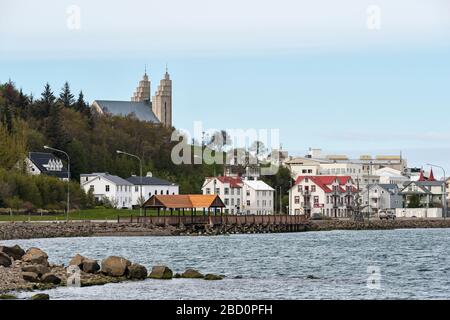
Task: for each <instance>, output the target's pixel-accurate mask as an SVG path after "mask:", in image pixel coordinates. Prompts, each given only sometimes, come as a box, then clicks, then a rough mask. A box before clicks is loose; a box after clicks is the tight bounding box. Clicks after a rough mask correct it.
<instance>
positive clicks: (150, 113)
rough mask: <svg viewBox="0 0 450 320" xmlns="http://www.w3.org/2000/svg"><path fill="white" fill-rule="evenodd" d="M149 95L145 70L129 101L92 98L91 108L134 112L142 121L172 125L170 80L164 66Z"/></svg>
mask: <svg viewBox="0 0 450 320" xmlns="http://www.w3.org/2000/svg"><path fill="white" fill-rule="evenodd" d="M150 95H151V81H150V78H149V76H148V75H147V70H145V73H144V76H143V78H142V80H141V81H139V85H138V86H137V88H136V91H135V92H134V94H133V96H132V97H131V101H116V100H94V101H93V102H92V106H91V108H92V109H93V110H94V111H95V112H96V113H98V114H111V115H117V116H127V115H130V114H134V115H135V116H136V118H138V119H139V120H142V121H148V122H152V123H156V124H162V125H164V126H165V127H171V126H172V80H170V76H169V73H168V71H167V67H166V73H165V74H164V79H162V80H161V81H160V83H159V86H158V88H157V90H156V92H155V95H154V96H153V97H151V96H150Z"/></svg>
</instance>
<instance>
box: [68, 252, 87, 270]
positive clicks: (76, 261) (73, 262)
mask: <svg viewBox="0 0 450 320" xmlns="http://www.w3.org/2000/svg"><path fill="white" fill-rule="evenodd" d="M84 260H86V258H85V257H83V256H82V255H80V254H77V255H75V256H74V257H73V258H72V259H70V261H69V266H78V267H79V268H80V269H81V268H82V267H83V262H84Z"/></svg>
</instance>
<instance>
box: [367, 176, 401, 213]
mask: <svg viewBox="0 0 450 320" xmlns="http://www.w3.org/2000/svg"><path fill="white" fill-rule="evenodd" d="M367 189H368V188H367V187H366V188H365V189H364V191H363V192H362V193H361V202H362V205H363V206H369V205H370V206H369V207H370V209H371V210H370V211H371V212H373V213H377V212H379V211H380V210H383V209H397V208H403V196H402V195H401V194H400V193H399V192H400V190H399V187H398V185H397V184H381V183H380V184H373V185H370V186H369V190H370V192H369V195H368V194H367Z"/></svg>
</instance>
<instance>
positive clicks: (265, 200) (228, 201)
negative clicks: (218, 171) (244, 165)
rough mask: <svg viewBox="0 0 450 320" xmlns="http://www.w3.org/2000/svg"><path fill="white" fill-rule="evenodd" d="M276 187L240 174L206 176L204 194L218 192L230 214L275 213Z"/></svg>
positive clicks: (226, 210)
mask: <svg viewBox="0 0 450 320" xmlns="http://www.w3.org/2000/svg"><path fill="white" fill-rule="evenodd" d="M274 191H275V190H274V189H273V188H272V187H270V186H269V185H268V184H266V183H265V182H263V181H261V180H257V179H247V178H244V179H243V178H241V177H238V176H219V177H210V178H206V179H205V182H204V183H203V186H202V192H203V194H217V195H219V196H220V198H221V200H222V201H223V203H224V204H225V210H224V212H225V213H228V214H258V215H261V214H273V213H274Z"/></svg>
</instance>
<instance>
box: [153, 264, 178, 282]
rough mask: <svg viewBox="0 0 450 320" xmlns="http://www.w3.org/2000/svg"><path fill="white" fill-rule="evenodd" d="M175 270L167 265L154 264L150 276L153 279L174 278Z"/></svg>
mask: <svg viewBox="0 0 450 320" xmlns="http://www.w3.org/2000/svg"><path fill="white" fill-rule="evenodd" d="M172 276H173V272H172V270H170V269H169V268H168V267H166V266H154V267H153V268H152V272H151V273H150V275H149V276H148V277H149V278H152V279H164V280H166V279H172Z"/></svg>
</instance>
